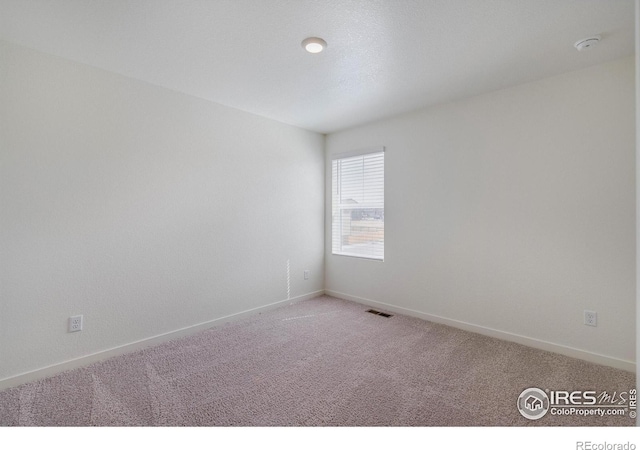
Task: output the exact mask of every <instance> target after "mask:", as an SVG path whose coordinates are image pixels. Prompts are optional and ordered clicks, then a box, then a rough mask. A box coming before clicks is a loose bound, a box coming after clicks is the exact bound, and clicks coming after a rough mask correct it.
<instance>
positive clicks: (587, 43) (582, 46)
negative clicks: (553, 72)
mask: <svg viewBox="0 0 640 450" xmlns="http://www.w3.org/2000/svg"><path fill="white" fill-rule="evenodd" d="M600 39H602V37H600V36H599V35H598V36H591V37H588V38H585V39H580V40H579V41H578V42H576V43H575V44H573V46H574V47H575V48H577V49H578V51H579V52H581V51H582V50H587V49H590V48H591V47H594V46H595V45H596V44H597V43H598V42H600Z"/></svg>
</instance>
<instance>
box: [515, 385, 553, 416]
mask: <svg viewBox="0 0 640 450" xmlns="http://www.w3.org/2000/svg"><path fill="white" fill-rule="evenodd" d="M518 411H520V414H522V416H523V417H525V418H527V419H529V420H538V419H541V418H542V417H544V416H545V414H547V411H549V397H548V396H547V394H546V392H544V391H543V390H542V389H538V388H528V389H525V390H524V391H522V393H521V394H520V396H519V397H518Z"/></svg>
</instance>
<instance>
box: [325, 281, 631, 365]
mask: <svg viewBox="0 0 640 450" xmlns="http://www.w3.org/2000/svg"><path fill="white" fill-rule="evenodd" d="M325 294H326V295H329V296H331V297H336V298H341V299H343V300H349V301H352V302H356V303H361V304H364V305H367V306H375V307H379V308H382V309H386V310H388V311H391V312H395V313H397V314H404V315H406V316H411V317H417V318H419V319H424V320H427V321H429V322H435V323H440V324H443V325H449V326H451V327H454V328H459V329H461V330H465V331H470V332H473V333H478V334H482V335H484V336H490V337H494V338H498V339H502V340H504V341H510V342H515V343H517V344H522V345H526V346H527V347H533V348H537V349H540V350H546V351H549V352H553V353H559V354H561V355H565V356H569V357H572V358H577V359H582V360H585V361H589V362H592V363H596V364H601V365H604V366H609V367H614V368H616V369H621V370H626V371H628V372H633V373H635V372H636V363H635V362H633V361H625V360H623V359H618V358H612V357H610V356H605V355H600V354H598V353H592V352H588V351H586V350H580V349H577V348H573V347H568V346H566V345H561V344H554V343H553V342H547V341H543V340H540V339H535V338H530V337H527V336H522V335H519V334H514V333H509V332H507V331H500V330H496V329H494V328H488V327H483V326H480V325H474V324H471V323H468V322H463V321H460V320H455V319H448V318H446V317H441V316H436V315H433V314H427V313H424V312H421V311H415V310H413V309H408V308H402V307H400V306H395V305H389V304H387V303H382V302H378V301H375V300H369V299H367V298H362V297H356V296H354V295H349V294H344V293H342V292H336V291H331V290H325Z"/></svg>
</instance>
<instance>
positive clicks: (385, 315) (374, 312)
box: [367, 309, 393, 317]
mask: <svg viewBox="0 0 640 450" xmlns="http://www.w3.org/2000/svg"><path fill="white" fill-rule="evenodd" d="M367 312H368V313H371V314H375V315H377V316H382V317H393V314H387V313H383V312H380V311H376V310H375V309H367Z"/></svg>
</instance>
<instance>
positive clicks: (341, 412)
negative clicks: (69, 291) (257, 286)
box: [0, 297, 635, 426]
mask: <svg viewBox="0 0 640 450" xmlns="http://www.w3.org/2000/svg"><path fill="white" fill-rule="evenodd" d="M367 309H369V308H367V307H365V306H362V305H359V304H356V303H352V302H347V301H343V300H338V299H334V298H330V297H320V298H317V299H312V300H308V301H304V302H300V303H297V304H293V305H290V306H286V307H283V308H280V309H277V310H273V311H271V312H268V313H264V314H260V315H257V316H255V317H252V318H249V319H247V320H243V321H241V322H235V323H232V324H227V325H224V326H220V327H216V328H212V329H210V330H207V331H204V332H201V333H198V334H196V335H193V336H190V337H187V338H182V339H178V340H175V341H171V342H169V343H166V344H162V345H159V346H156V347H151V348H148V349H145V350H141V351H137V352H134V353H130V354H127V355H124V356H119V357H115V358H112V359H109V360H106V361H103V362H100V363H96V364H93V365H91V366H88V367H85V368H82V369H76V370H72V371H68V372H65V373H62V374H59V375H57V376H53V377H50V378H46V379H44V380H40V381H37V382H34V383H29V384H25V385H22V386H19V387H16V388H12V389H9V390H5V391H3V392H0V425H3V426H18V425H25V426H34V425H41V426H55V425H57V426H60V425H75V426H85V425H98V426H106V425H111V426H119V425H138V426H140V425H142V426H151V425H164V426H166V425H169V426H174V425H176V426H177V425H182V426H184V425H186V426H231V425H234V426H237V425H241V426H258V425H259V426H271V425H283V426H364V425H368V426H381V425H383V426H387V425H390V426H470V425H500V426H507V425H515V426H531V425H542V426H556V425H571V426H582V425H588V426H605V425H608V426H626V425H633V423H634V420H632V419H630V418H629V416H628V414H627V415H625V416H623V417H619V416H605V417H580V416H562V417H561V416H555V415H551V414H550V413H548V414H546V415H545V416H544V417H542V418H541V419H539V420H536V421H532V420H528V419H526V418H524V417H523V416H522V415H521V414H520V413H519V411H518V409H517V408H516V403H517V399H518V396H519V395H520V393H521V392H522V391H523V390H524V389H525V388H529V387H538V388H541V389H543V390H544V389H550V390H594V391H607V392H609V393H613V392H614V391H616V392H618V393H620V392H622V391H629V390H630V389H632V388H633V387H634V386H635V375H634V374H632V373H629V372H624V371H620V370H615V369H612V368H608V367H604V366H599V365H595V364H590V363H587V362H583V361H580V360H576V359H572V358H567V357H564V356H560V355H556V354H552V353H547V352H543V351H539V350H534V349H531V348H528V347H524V346H521V345H518V344H513V343H509V342H504V341H500V340H497V339H492V338H487V337H484V336H480V335H477V334H473V333H468V332H464V331H460V330H457V329H454V328H450V327H446V326H442V325H437V324H433V323H429V322H425V321H422V320H419V319H414V318H410V317H404V316H399V315H394V316H393V317H390V318H385V317H382V316H379V315H374V314H370V313H367V312H366V310H367Z"/></svg>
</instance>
